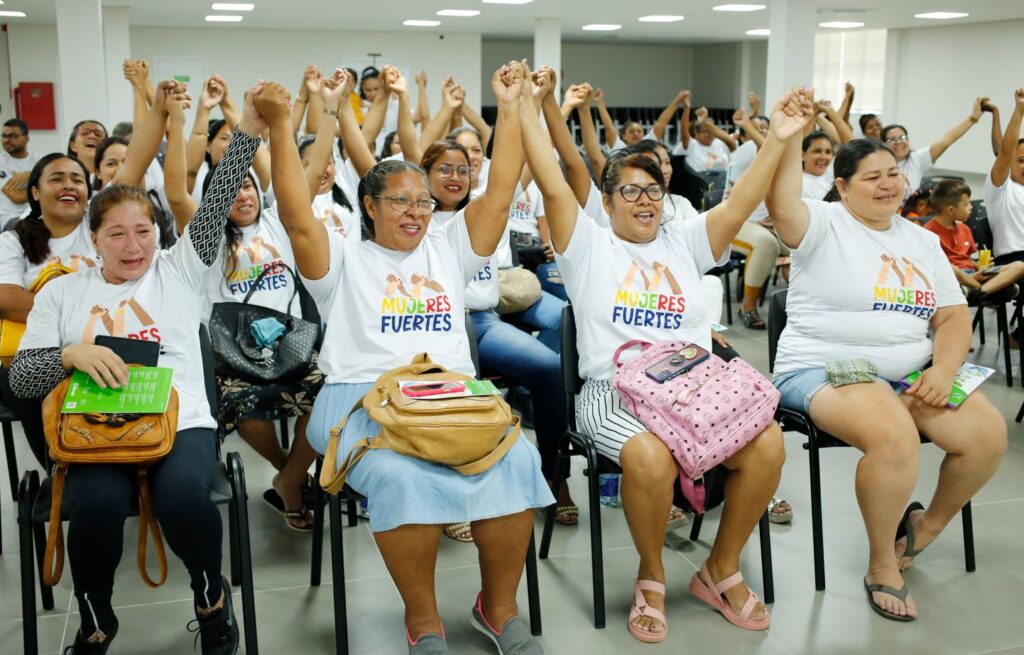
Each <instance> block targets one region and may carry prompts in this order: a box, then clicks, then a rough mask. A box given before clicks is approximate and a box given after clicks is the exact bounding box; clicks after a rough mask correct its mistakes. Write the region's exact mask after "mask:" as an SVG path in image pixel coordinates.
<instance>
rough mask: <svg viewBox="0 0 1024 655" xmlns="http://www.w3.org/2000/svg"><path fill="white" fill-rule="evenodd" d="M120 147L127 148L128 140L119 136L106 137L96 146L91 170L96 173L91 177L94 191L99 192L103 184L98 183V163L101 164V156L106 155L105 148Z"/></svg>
mask: <svg viewBox="0 0 1024 655" xmlns="http://www.w3.org/2000/svg"><path fill="white" fill-rule="evenodd" d="M115 144H116V145H122V146H124V147H126V148H127V147H128V139H125V138H123V137H119V136H108V137H107V138H105V139H103V140H102V141H100V144H99V145H98V146H96V158H95V160H94V161H93V163H92V170H94V171H96V174H95V175H94V176H93V180H92V186H93V188H94V189H95V190H96V191H99V190H100V188H101V186H102V184H103V182H101V181H100V163H102V162H103V155H105V154H107V148H109V147H110V146H112V145H115Z"/></svg>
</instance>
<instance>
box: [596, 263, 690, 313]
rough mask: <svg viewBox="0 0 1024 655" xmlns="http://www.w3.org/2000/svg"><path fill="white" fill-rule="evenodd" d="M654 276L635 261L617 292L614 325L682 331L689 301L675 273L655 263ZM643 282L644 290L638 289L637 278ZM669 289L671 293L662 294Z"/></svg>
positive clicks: (653, 266) (652, 272) (613, 307)
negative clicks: (684, 314)
mask: <svg viewBox="0 0 1024 655" xmlns="http://www.w3.org/2000/svg"><path fill="white" fill-rule="evenodd" d="M652 269H653V270H651V271H650V275H648V271H645V270H644V269H643V268H642V267H641V266H640V264H638V263H637V262H635V261H634V262H631V263H630V265H629V269H628V270H627V271H626V275H625V276H624V277H623V278H622V282H621V283H620V284H619V288H618V289H617V290H616V291H615V301H614V304H613V306H612V322H613V323H624V324H626V325H635V326H637V327H655V328H664V329H670V330H674V329H678V328H680V327H681V326H682V324H683V312H684V311H686V298H684V297H683V290H682V288H681V287H680V286H679V282H678V281H677V280H676V277H675V276H674V275H673V274H672V270H671V269H670V268H669V267H668V266H665V265H664V264H662V263H659V262H654V263H653V264H652ZM638 274H639V276H640V278H641V279H642V281H643V289H642V290H641V291H636V290H634V286H635V285H636V282H637V275H638ZM665 285H667V286H668V291H669V292H670V293H668V294H666V293H662V292H661V288H662V287H663V286H665Z"/></svg>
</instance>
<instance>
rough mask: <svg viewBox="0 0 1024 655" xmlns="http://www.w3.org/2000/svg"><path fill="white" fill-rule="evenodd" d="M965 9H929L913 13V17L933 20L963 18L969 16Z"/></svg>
mask: <svg viewBox="0 0 1024 655" xmlns="http://www.w3.org/2000/svg"><path fill="white" fill-rule="evenodd" d="M969 15H970V14H968V13H967V12H966V11H929V12H926V13H923V14H914V18H931V19H933V20H949V19H950V18H964V17H965V16H969Z"/></svg>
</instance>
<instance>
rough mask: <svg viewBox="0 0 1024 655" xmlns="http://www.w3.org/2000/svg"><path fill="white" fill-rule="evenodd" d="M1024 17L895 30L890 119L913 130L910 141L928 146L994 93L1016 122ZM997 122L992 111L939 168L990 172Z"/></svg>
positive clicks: (888, 82)
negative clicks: (1015, 95)
mask: <svg viewBox="0 0 1024 655" xmlns="http://www.w3.org/2000/svg"><path fill="white" fill-rule="evenodd" d="M1021 35H1024V20H1017V21H1003V22H995V23H973V24H968V25H954V26H947V27H928V28H918V29H910V30H893V31H890V33H889V38H890V40H892V39H893V38H894V37H895V41H896V43H897V44H898V47H890V48H889V50H888V51H889V53H890V54H893V53H894V54H895V56H896V59H897V61H895V62H887V64H888V65H887V70H888V71H890V73H889V78H894V79H886V81H885V83H886V106H885V108H884V110H883V117H884V120H885V121H886V122H898V123H902V124H904V125H906V126H907V129H908V130H909V131H910V141H911V144H912V145H913V146H915V147H918V148H920V147H924V146H926V145H928V144H930V143H933V142H934V141H935V140H936V139H938V138H939V137H941V136H942V135H943V134H944V133H945V132H946V131H948V130H949V128H950V127H952V126H953V125H955V124H956V123H958V122H959V121H961V120H963V119H964V118H966V117H967V116H968V114H970V112H971V104H972V103H973V101H974V98H975V97H976V96H989V97H991V98H992V101H993V102H995V103H996V105H997V106H998V107H999V108H1000V110H1001V112H1002V119H1003V121H1004V126H1005V121H1006V119H1007V118H1009V114H1010V111H1011V109H1012V107H1013V91H1014V89H1016V88H1018V87H1020V86H1021V84H1022V78H1021V66H1020V58H1019V56H1018V53H1019V52H1020V47H1021ZM991 125H992V122H991V119H990V115H989V114H985V116H984V117H983V118H982V120H981V122H979V123H978V124H977V125H976V126H974V127H973V128H972V129H971V130H970V131H969V132H968V133H967V134H966V135H965V136H964V137H963V138H962V139H960V141H958V142H957V143H955V144H954V145H953V146H952V147H951V148H950V149H949V150H947V151H946V154H944V155H943V156H942V159H940V160H939V163H938V168H942V169H947V170H952V171H965V172H970V173H985V172H987V171H988V170H989V169H990V168H991V167H992V162H993V161H994V159H995V158H994V156H993V155H992V149H991V146H990V140H989V130H990V127H991Z"/></svg>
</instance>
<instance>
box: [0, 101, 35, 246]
mask: <svg viewBox="0 0 1024 655" xmlns="http://www.w3.org/2000/svg"><path fill="white" fill-rule="evenodd" d="M28 141H29V137H28V125H27V124H25V121H23V120H20V119H18V118H12V119H10V120H8V121H7V122H5V123H4V127H3V142H4V151H3V152H2V153H0V229H4V228H6V227H7V225H8V224H9V223H10V224H13V223H14V221H16V220H18V219H19V218H21V216H22V215H24V214H25V212H26V211H28V175H29V172H30V171H31V170H32V167H33V166H35V165H36V162H37V161H39V155H38V154H37V153H34V152H32V151H30V150H29V149H28Z"/></svg>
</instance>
